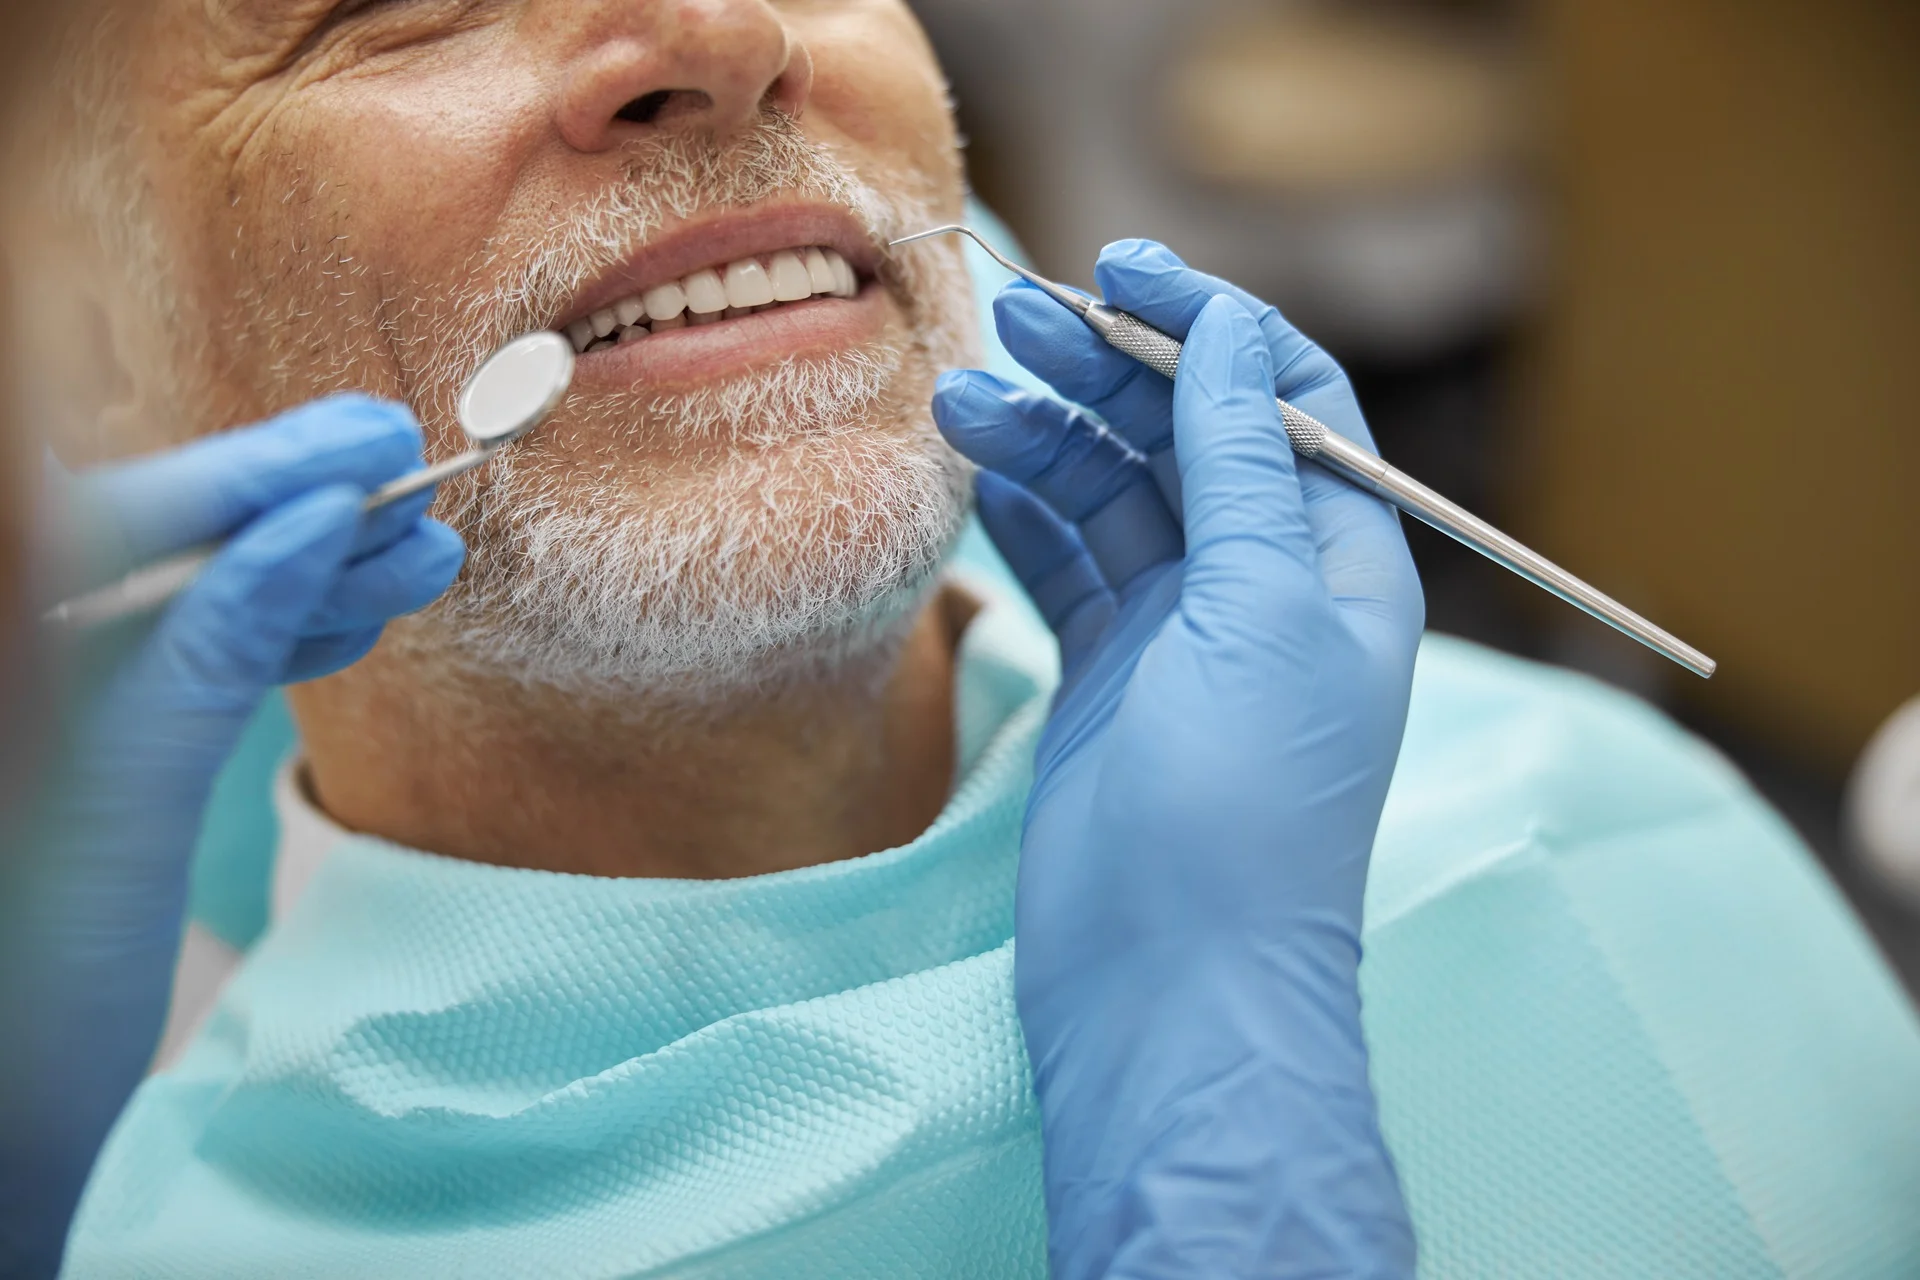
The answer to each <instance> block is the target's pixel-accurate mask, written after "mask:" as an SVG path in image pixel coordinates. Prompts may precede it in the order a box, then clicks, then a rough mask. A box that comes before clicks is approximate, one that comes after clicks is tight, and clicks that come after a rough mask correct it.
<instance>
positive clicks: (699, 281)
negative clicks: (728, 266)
mask: <svg viewBox="0 0 1920 1280" xmlns="http://www.w3.org/2000/svg"><path fill="white" fill-rule="evenodd" d="M680 287H681V288H682V289H685V290H686V291H687V310H689V311H691V312H693V313H694V314H695V315H717V314H718V313H719V312H722V311H725V310H726V309H727V287H726V286H725V285H723V284H721V283H720V273H719V272H717V271H715V270H713V269H712V268H711V267H707V268H702V269H701V270H699V271H696V272H694V273H693V274H692V275H690V276H688V277H687V278H686V279H685V280H682V281H681V282H680Z"/></svg>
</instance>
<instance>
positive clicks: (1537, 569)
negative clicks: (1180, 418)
mask: <svg viewBox="0 0 1920 1280" xmlns="http://www.w3.org/2000/svg"><path fill="white" fill-rule="evenodd" d="M944 235H961V236H966V237H967V238H968V239H970V240H972V241H973V242H974V243H975V244H977V245H979V246H980V247H981V249H983V250H985V251H986V254H987V256H988V257H990V258H992V259H993V260H994V261H995V262H997V263H999V264H1000V265H1001V266H1003V267H1005V268H1006V269H1007V270H1009V271H1011V272H1013V273H1014V274H1015V275H1017V276H1019V277H1020V278H1021V279H1022V280H1025V281H1027V282H1028V283H1029V284H1032V285H1034V286H1035V287H1037V288H1039V289H1042V290H1044V291H1045V292H1046V293H1047V295H1048V296H1049V297H1051V298H1053V299H1054V300H1055V301H1056V302H1058V303H1059V304H1060V305H1061V306H1063V307H1066V308H1067V309H1068V310H1069V311H1071V312H1073V313H1074V314H1075V315H1077V316H1079V317H1080V318H1081V319H1082V320H1084V321H1085V322H1086V324H1087V327H1088V328H1090V329H1092V330H1093V331H1094V332H1095V333H1096V334H1098V335H1099V336H1100V338H1101V339H1102V340H1103V341H1105V342H1106V344H1107V345H1108V346H1110V347H1112V348H1113V349H1114V350H1116V351H1118V352H1120V353H1121V354H1123V355H1125V356H1127V357H1129V358H1131V359H1133V360H1137V361H1139V362H1140V363H1141V364H1144V365H1146V366H1147V367H1148V368H1149V369H1152V370H1154V371H1155V372H1156V373H1159V374H1162V375H1163V376H1165V377H1168V378H1173V377H1175V376H1177V375H1178V373H1179V371H1180V348H1181V343H1180V340H1179V339H1177V338H1175V337H1173V336H1172V335H1170V334H1168V333H1165V332H1163V331H1161V330H1160V329H1156V328H1155V327H1154V326H1152V325H1150V324H1148V323H1147V322H1146V321H1145V320H1142V319H1141V318H1140V317H1138V316H1136V315H1134V314H1132V313H1131V312H1127V311H1122V310H1120V309H1119V308H1117V307H1110V306H1108V305H1107V304H1106V303H1104V302H1101V301H1099V300H1098V299H1094V298H1088V297H1085V296H1083V295H1081V294H1079V293H1076V292H1074V291H1073V290H1071V289H1068V288H1067V287H1066V286H1065V285H1061V284H1056V283H1055V282H1053V281H1052V280H1049V279H1047V278H1046V277H1045V276H1042V275H1040V274H1038V273H1036V272H1034V271H1030V270H1028V269H1027V268H1026V267H1023V266H1021V265H1020V264H1019V263H1017V262H1013V261H1011V260H1009V259H1008V258H1007V256H1006V255H1005V254H1003V253H1001V252H1000V251H999V250H998V249H996V248H994V247H993V246H992V245H990V244H988V243H987V242H986V240H985V239H983V238H982V237H981V236H980V234H979V233H978V232H976V231H974V229H973V228H972V227H967V226H962V225H961V224H959V223H948V224H946V225H944V226H938V227H929V228H927V229H926V230H925V231H916V232H915V233H914V234H912V235H910V236H901V237H900V238H899V239H898V240H894V241H892V242H891V243H890V244H889V246H888V247H889V248H892V247H895V246H898V245H903V244H912V243H913V242H914V241H916V240H925V239H928V238H929V237H932V236H944ZM1275 403H1277V404H1278V405H1279V406H1280V420H1281V423H1282V425H1283V426H1284V427H1285V428H1286V433H1287V443H1288V444H1290V445H1291V446H1292V447H1293V451H1294V452H1295V453H1297V454H1299V455H1300V456H1301V457H1303V458H1307V459H1310V460H1311V461H1313V462H1316V463H1318V464H1319V465H1320V466H1322V467H1324V468H1326V469H1327V470H1328V471H1331V472H1332V473H1333V474H1334V475H1337V476H1339V477H1340V478H1341V479H1342V480H1345V481H1347V482H1348V483H1349V484H1351V485H1353V486H1355V487H1356V488H1359V489H1363V490H1365V491H1366V492H1368V493H1371V494H1373V495H1374V496H1375V497H1378V498H1380V499H1382V500H1384V501H1386V502H1388V503H1391V504H1392V505H1393V506H1395V507H1398V508H1399V509H1400V510H1402V511H1404V512H1406V513H1407V514H1408V515H1410V516H1413V517H1414V518H1415V519H1417V520H1420V521H1423V522H1425V523H1426V524H1430V525H1432V526H1433V527H1434V528H1436V529H1438V530H1439V531H1440V532H1442V533H1444V534H1446V535H1447V536H1448V537H1450V538H1453V539H1454V540H1455V541H1457V542H1460V543H1463V544H1464V545H1466V546H1469V547H1472V548H1473V549H1474V550H1475V551H1478V552H1479V553H1480V554H1481V555H1483V556H1485V557H1487V558H1488V559H1489V560H1492V561H1493V562H1494V563H1495V564H1498V565H1502V566H1504V567H1505V568H1507V569H1510V570H1512V571H1513V572H1514V573H1516V574H1518V575H1519V576H1520V577H1522V578H1525V579H1526V580H1527V581H1528V582H1531V583H1533V584H1534V585H1535V586H1537V587H1539V588H1540V589H1541V590H1543V591H1547V592H1550V593H1551V594H1553V595H1556V596H1558V597H1560V599H1562V600H1565V601H1566V602H1567V603H1568V604H1570V605H1573V606H1574V607H1575V608H1577V609H1579V610H1581V611H1582V612H1584V613H1587V614H1589V615H1591V616H1592V617H1595V618H1598V619H1599V620H1600V621H1602V622H1604V623H1606V624H1607V625H1608V626H1610V627H1613V628H1614V629H1615V630H1617V631H1620V632H1622V633H1624V634H1626V635H1629V636H1632V637H1633V638H1634V639H1635V640H1638V641H1639V642H1640V643H1641V644H1644V645H1646V646H1647V647H1648V648H1649V649H1652V650H1653V651H1654V652H1656V653H1658V654H1660V655H1661V656H1662V657H1665V658H1668V659H1671V660H1672V661H1673V662H1676V663H1678V664H1679V665H1680V666H1683V667H1685V668H1686V669H1687V670H1689V671H1691V672H1693V673H1694V674H1695V675H1697V676H1700V677H1701V678H1703V679H1705V678H1708V677H1711V676H1712V675H1713V673H1714V671H1715V669H1716V668H1717V667H1718V664H1717V663H1716V662H1714V660H1713V659H1712V658H1709V657H1708V656H1707V655H1706V654H1704V653H1702V652H1700V650H1698V649H1696V648H1694V647H1693V646H1692V645H1690V644H1688V643H1686V642H1685V641H1684V640H1681V639H1680V638H1679V637H1678V636H1676V635H1674V634H1673V633H1672V632H1670V631H1667V630H1665V629H1664V628H1662V627H1659V626H1656V625H1654V624H1653V623H1652V622H1650V621H1648V620H1647V619H1646V618H1643V617H1641V616H1640V615H1639V614H1638V613H1635V612H1634V611H1633V610H1632V609H1629V608H1627V606H1626V605H1624V604H1621V603H1620V602H1619V601H1618V600H1615V599H1614V598H1613V597H1612V596H1609V595H1607V594H1606V593H1605V592H1603V591H1601V590H1599V589H1598V588H1596V587H1594V586H1592V585H1591V584H1589V583H1587V582H1584V581H1582V580H1581V579H1579V578H1576V577H1575V576H1574V575H1573V574H1571V573H1568V572H1567V571H1566V570H1565V569H1562V568H1561V567H1560V566H1559V565H1557V564H1555V563H1553V561H1551V560H1549V559H1547V558H1546V557H1545V556H1543V555H1541V554H1540V553H1539V552H1537V551H1535V550H1533V549H1532V548H1531V547H1528V546H1526V545H1525V544H1523V543H1521V542H1520V541H1519V540H1518V539H1516V538H1512V537H1509V536H1508V535H1506V534H1504V533H1502V532H1501V531H1500V530H1498V529H1496V528H1494V527H1493V526H1492V525H1490V524H1488V523H1487V522H1486V521H1485V520H1482V519H1480V517H1478V516H1476V515H1474V514H1473V513H1472V512H1470V511H1468V510H1467V509H1466V508H1464V507H1462V506H1460V505H1459V504H1458V503H1455V502H1453V501H1451V500H1449V499H1447V498H1445V497H1443V496H1442V495H1441V494H1439V493H1437V492H1435V491H1434V490H1432V489H1430V488H1428V487H1427V486H1426V485H1424V484H1421V483H1420V482H1419V481H1418V480H1415V479H1414V478H1413V477H1412V476H1410V475H1408V474H1407V473H1406V472H1404V471H1402V470H1400V469H1399V468H1398V467H1395V466H1392V465H1390V464H1389V463H1387V462H1386V461H1385V460H1383V459H1382V458H1380V457H1379V456H1378V455H1376V454H1373V453H1370V452H1368V451H1367V450H1365V449H1363V448H1361V447H1360V446H1359V445H1357V444H1354V443H1353V442H1352V441H1350V440H1348V439H1347V438H1346V437H1345V436H1343V435H1341V434H1340V433H1339V432H1337V431H1335V430H1333V429H1332V428H1331V427H1329V426H1327V425H1326V424H1325V423H1323V422H1321V421H1319V420H1318V419H1316V418H1314V417H1313V416H1312V415H1311V414H1307V413H1304V412H1302V411H1301V410H1299V409H1297V408H1295V407H1294V406H1293V405H1290V404H1288V403H1287V402H1286V401H1284V400H1281V399H1279V398H1278V397H1275Z"/></svg>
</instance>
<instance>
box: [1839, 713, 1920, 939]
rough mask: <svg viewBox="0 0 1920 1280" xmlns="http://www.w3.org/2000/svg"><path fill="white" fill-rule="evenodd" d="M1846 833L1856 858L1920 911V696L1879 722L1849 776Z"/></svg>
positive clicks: (1844, 822)
mask: <svg viewBox="0 0 1920 1280" xmlns="http://www.w3.org/2000/svg"><path fill="white" fill-rule="evenodd" d="M1842 834H1843V836H1844V837H1845V844H1846V846H1847V847H1848V850H1849V852H1851V853H1852V855H1853V857H1854V859H1855V861H1856V862H1858V863H1859V864H1860V866H1861V867H1862V868H1863V869H1864V870H1865V871H1866V872H1867V873H1868V874H1869V875H1871V876H1872V877H1873V878H1874V879H1875V880H1877V881H1879V883H1880V884H1881V886H1882V887H1883V888H1885V889H1886V890H1887V892H1889V893H1891V894H1893V895H1894V896H1895V897H1897V898H1899V899H1900V901H1901V902H1902V903H1903V904H1904V905H1905V906H1906V907H1907V909H1908V910H1909V911H1920V697H1914V698H1912V699H1910V700H1908V701H1907V703H1906V704H1905V705H1903V706H1902V707H1900V709H1899V710H1897V711H1895V712H1894V713H1893V714H1892V715H1891V716H1889V717H1888V718H1887V722H1886V723H1885V724H1883V725H1881V726H1880V729H1879V731H1878V732H1876V733H1875V734H1874V735H1873V738H1872V740H1871V741H1869V742H1868V743H1867V748H1866V750H1865V751H1862V752H1861V753H1860V760H1859V763H1858V764H1856V765H1855V766H1854V769H1853V776H1852V777H1851V778H1849V779H1848V781H1847V792H1846V800H1845V809H1844V812H1843V815H1842Z"/></svg>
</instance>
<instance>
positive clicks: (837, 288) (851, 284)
mask: <svg viewBox="0 0 1920 1280" xmlns="http://www.w3.org/2000/svg"><path fill="white" fill-rule="evenodd" d="M826 254H827V265H828V266H830V267H832V268H833V286H834V287H833V291H834V292H835V293H837V294H839V295H840V296H841V297H843V298H851V297H852V296H853V295H854V294H855V293H857V292H859V288H860V286H859V282H858V281H856V280H855V279H854V278H853V268H852V267H850V266H848V265H847V260H846V259H845V258H843V257H841V256H840V255H839V254H837V253H835V252H834V251H833V250H831V249H828V250H827V251H826Z"/></svg>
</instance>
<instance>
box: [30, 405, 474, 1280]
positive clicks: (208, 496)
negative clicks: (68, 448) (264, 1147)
mask: <svg viewBox="0 0 1920 1280" xmlns="http://www.w3.org/2000/svg"><path fill="white" fill-rule="evenodd" d="M420 460H421V439H420V431H419V428H418V427H417V426H416V425H415V423H414V421H413V418H412V416H411V415H410V414H408V413H407V411H406V410H404V409H402V408H400V407H399V406H396V405H392V404H386V403H381V402H378V401H374V400H371V399H368V398H366V397H364V396H340V397H335V398H332V399H328V400H323V401H319V402H317V403H314V404H310V405H308V406H306V407H304V408H301V409H298V410H295V411H293V412H291V413H288V414H286V415H284V416H282V417H280V418H277V419H275V420H273V421H272V422H269V423H267V424H265V425H263V426H256V427H250V428H247V429H244V430H238V431H232V432H226V433H222V434H219V435H215V436H211V437H208V438H206V439H202V440H200V441H197V442H195V443H193V444H190V445H187V446H185V447H183V448H179V449H175V450H172V451H170V452H167V453H163V454H159V455H157V456H153V457H147V458H141V459H137V460H134V461H131V462H126V463H120V464H116V465H112V466H108V467H103V468H100V469H98V470H96V471H94V472H92V473H89V474H85V475H82V476H81V477H79V480H78V483H77V485H76V486H75V487H76V489H77V491H78V493H77V496H78V498H79V500H80V501H81V503H82V504H83V505H84V506H85V507H86V508H87V509H88V510H89V511H90V512H92V513H94V515H95V518H96V519H99V520H104V521H106V522H108V523H109V524H110V526H111V532H112V534H113V536H114V537H115V538H117V539H118V540H119V541H120V542H121V544H122V546H121V548H120V549H121V551H122V553H123V558H124V560H125V561H126V563H127V564H138V563H144V562H147V561H150V560H155V559H158V558H160V557H161V556H163V555H166V554H169V553H171V552H174V551H178V550H181V549H184V548H186V547H189V546H193V545H195V544H198V543H201V542H205V541H209V540H212V539H215V538H220V537H225V536H228V535H231V540H230V541H228V542H227V543H226V545H225V547H224V548H223V549H222V550H221V551H220V552H219V554H218V555H216V556H215V557H214V559H213V560H212V561H211V563H209V564H208V565H207V567H206V569H205V570H204V571H203V572H202V573H201V574H200V576H199V578H198V579H197V580H196V581H195V582H194V583H193V584H192V585H191V586H190V587H189V588H188V589H187V590H186V591H185V592H183V593H182V594H181V595H180V596H179V597H178V598H176V599H175V600H174V601H173V602H172V604H171V605H170V606H169V607H168V608H167V610H166V611H165V613H164V614H163V615H162V616H161V617H160V618H159V620H158V622H157V623H156V624H151V625H150V629H148V630H147V631H146V633H145V634H144V635H143V636H141V637H139V639H138V640H137V642H136V643H134V644H133V646H132V647H131V649H130V651H128V652H126V653H124V654H123V655H122V656H121V657H120V660H119V661H117V662H116V663H115V664H114V665H113V668H112V669H111V671H110V672H109V673H108V674H107V675H106V676H105V679H104V681H103V682H102V683H100V685H99V687H98V688H96V689H94V690H92V691H91V692H89V693H88V694H86V695H85V696H84V697H82V698H80V699H79V700H78V701H77V703H76V705H73V706H70V707H67V708H63V711H64V713H65V714H63V715H62V716H61V717H60V719H61V721H62V722H63V723H64V725H65V733H64V741H63V742H62V743H61V744H59V745H60V749H59V750H58V751H50V752H48V755H49V756H50V757H54V758H55V761H56V762H55V764H54V765H53V767H51V768H50V769H49V770H48V774H49V777H48V778H47V780H46V781H45V782H44V783H43V785H42V786H41V788H40V790H41V793H42V796H43V802H42V804H41V807H40V811H39V812H38V813H36V814H35V815H33V819H32V821H31V822H30V823H20V822H17V821H16V822H15V824H14V825H15V826H17V827H18V826H25V827H26V830H25V834H24V835H16V836H15V837H14V838H13V841H12V843H13V844H14V845H15V846H16V847H14V848H11V849H9V850H8V856H7V858H6V860H5V864H4V866H0V875H4V879H5V890H6V892H5V897H4V899H3V901H4V906H0V912H3V913H4V914H3V915H0V960H3V961H4V963H0V1026H5V1027H6V1028H7V1029H8V1038H9V1045H10V1047H9V1048H8V1050H7V1051H6V1053H5V1054H3V1055H0V1059H4V1062H5V1065H4V1066H0V1273H4V1274H6V1275H17V1274H29V1275H31V1274H52V1273H53V1271H54V1270H55V1269H56V1268H57V1266H58V1264H59V1259H60V1251H61V1247H62V1245H63V1243H64V1240H65V1235H66V1224H67V1222H68V1220H69V1218H70V1217H71V1215H72V1211H73V1207H74V1204H75V1202H76V1200H77V1199H78V1196H79V1192H80V1189H81V1186H82V1185H83V1184H84V1182H85V1179H86V1176H87V1171H88V1169H89V1168H90V1167H91V1165H92V1162H93V1157H94V1155H95V1153H96V1151H97V1150H98V1148H99V1145H100V1143H101V1142H102V1141H103V1140H104V1138H105V1136H106V1132H107V1129H108V1127H109V1126H110V1125H111V1124H112V1122H113V1120H114V1117H115V1116H116V1115H117V1114H118V1113H119V1111H120V1108H121V1106H122V1105H123V1104H124V1103H125V1101H126V1099H127V1097H128V1095H129V1094H130V1093H131V1092H132V1090H133V1088H134V1086H135V1085H136V1084H138V1083H139V1080H140V1078H141V1075H142V1074H143V1073H144V1072H145V1070H146V1067H147V1064H148V1061H149V1059H150V1058H151V1057H152V1055H153V1051H154V1048H155V1046H156V1045H157V1043H158V1041H159V1036H160V1031H161V1028H162V1026H163V1025H164V1022H165V1017H166V1011H167V1002H168V995H169V991H170V988H171V983H172V979H173V967H174V961H175V958H176V956H177V953H178V950H179V944H180V935H181V930H182V927H183V915H184V912H185V908H186V899H187V872H188V858H189V855H190V854H191V852H192V849H193V847H194V842H195V838H196V836H197V833H198V831H199V825H200V817H201V812H202V810H203V809H204V808H205V805H206V803H207V797H208V794H209V792H210V790H211V788H212V784H213V780H214V776H215V774H216V773H217V772H218V771H219V769H220V767H221V764H222V763H223V762H224V761H225V759H226V758H227V756H228V755H229V753H230V752H231V751H232V750H233V747H234V745H235V743H236V741H237V740H238V738H239V735H240V732H241V730H242V729H243V727H244V726H245V725H246V723H247V721H248V718H249V717H250V716H251V715H252V713H253V711H254V709H255V708H256V707H257V706H258V705H259V702H260V700H261V698H262V697H263V696H264V695H265V694H266V693H267V692H268V691H269V690H270V689H272V688H273V687H274V686H276V685H278V684H282V683H285V682H288V681H296V680H308V679H312V678H314V677H317V676H321V675H326V674H328V673H330V672H333V671H336V670H338V669H340V668H341V667H344V666H346V665H348V664H349V663H352V662H353V661H355V660H356V659H358V658H359V657H360V656H361V655H363V654H364V653H366V651H367V650H368V649H369V648H371V647H372V645H373V643H374V641H375V640H376V639H378V637H379V635H380V631H381V628H382V626H383V625H384V624H385V623H386V621H387V620H388V619H389V618H391V617H393V616H395V615H396V614H401V613H406V612H409V611H411V610H414V609H418V608H420V607H422V606H423V605H425V604H427V603H428V602H429V601H431V600H432V599H433V598H434V597H436V596H437V595H439V594H440V592H441V591H443V590H444V589H445V588H446V586H447V585H448V583H450V582H451V581H452V580H453V577H454V575H455V574H456V573H457V572H458V570H459V567H460V564H461V561H462V559H463V557H464V555H465V548H464V547H463V545H462V544H461V541H460V538H459V535H457V534H456V533H454V531H453V530H452V529H450V528H448V527H447V526H445V525H443V524H441V523H439V522H438V521H435V520H431V519H428V518H426V517H425V516H424V514H423V513H424V512H425V510H426V507H427V504H428V503H429V502H430V501H431V498H432V495H431V493H423V494H420V495H418V496H417V497H414V498H411V499H408V500H406V501H403V502H400V503H397V504H395V505H393V506H391V507H388V508H386V509H384V510H382V511H381V512H379V513H377V514H375V515H374V516H372V517H369V518H367V519H365V520H364V521H363V520H362V518H361V513H360V503H361V501H362V499H363V498H364V497H365V496H366V494H367V492H368V491H370V490H372V489H373V488H375V487H376V486H378V485H380V484H381V483H383V482H385V481H387V480H390V479H392V478H393V477H395V476H398V475H400V474H402V473H404V472H407V471H410V470H412V469H414V468H415V467H417V466H419V465H420ZM89 639H91V638H89ZM7 816H8V817H9V818H17V817H18V815H7Z"/></svg>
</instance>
